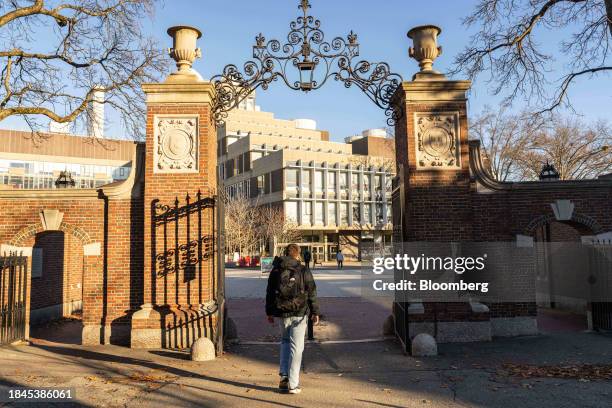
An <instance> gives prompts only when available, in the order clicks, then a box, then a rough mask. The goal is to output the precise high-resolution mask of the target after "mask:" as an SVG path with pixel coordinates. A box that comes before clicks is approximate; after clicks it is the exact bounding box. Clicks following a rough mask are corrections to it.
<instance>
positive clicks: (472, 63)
mask: <svg viewBox="0 0 612 408" xmlns="http://www.w3.org/2000/svg"><path fill="white" fill-rule="evenodd" d="M464 25H466V26H467V27H468V28H470V27H477V28H478V31H477V32H476V33H475V34H474V35H473V36H472V38H471V40H470V43H469V44H468V46H467V47H466V48H465V50H464V51H463V52H461V53H460V54H459V55H458V56H457V57H456V59H455V70H454V71H455V73H458V72H463V73H464V74H467V75H468V76H469V77H470V78H471V79H474V78H476V77H477V76H478V75H480V74H482V73H484V72H488V75H489V83H491V84H493V85H494V88H493V90H494V92H495V93H496V94H500V93H502V91H506V90H507V91H509V93H508V94H507V98H506V101H505V102H510V101H512V100H514V99H515V98H516V97H517V96H519V95H520V96H523V97H525V99H527V100H529V101H532V100H533V101H537V102H536V103H537V104H539V105H540V106H539V107H538V109H539V113H542V112H550V111H552V110H554V109H555V108H557V107H559V106H561V105H568V106H569V103H570V101H569V100H568V98H567V93H568V90H569V89H570V87H571V86H572V84H573V83H574V82H575V80H576V79H577V78H580V77H586V78H595V77H598V76H601V75H605V74H606V73H610V72H612V61H610V52H611V51H610V50H611V47H610V46H611V45H612V44H610V41H611V40H612V0H479V1H478V3H477V5H476V7H475V9H474V11H473V12H472V14H470V15H469V16H468V17H467V18H465V19H464ZM545 32H554V35H555V37H556V38H559V44H558V45H559V46H560V49H559V53H558V54H557V55H552V54H551V53H548V52H546V51H545V50H544V49H545V48H546V49H552V48H553V47H551V46H550V43H547V42H545V41H544V40H543V39H542V34H544V33H545ZM559 57H560V58H561V59H562V63H564V64H565V71H564V73H563V76H562V77H561V78H551V77H550V72H552V71H554V68H557V66H555V64H558V61H557V60H558V59H559ZM556 81H558V82H557V84H556V86H554V87H552V89H555V91H553V93H552V94H551V93H549V89H551V88H550V84H551V82H556Z"/></svg>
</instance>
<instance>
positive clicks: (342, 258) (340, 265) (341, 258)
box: [336, 249, 344, 269]
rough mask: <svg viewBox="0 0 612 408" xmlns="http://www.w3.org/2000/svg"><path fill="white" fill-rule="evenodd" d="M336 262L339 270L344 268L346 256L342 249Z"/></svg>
mask: <svg viewBox="0 0 612 408" xmlns="http://www.w3.org/2000/svg"><path fill="white" fill-rule="evenodd" d="M336 262H338V269H342V268H343V266H344V254H343V253H342V250H341V249H339V250H338V252H337V253H336Z"/></svg>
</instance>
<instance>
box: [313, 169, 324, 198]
mask: <svg viewBox="0 0 612 408" xmlns="http://www.w3.org/2000/svg"><path fill="white" fill-rule="evenodd" d="M323 176H324V174H323V172H322V171H320V170H317V171H315V180H314V181H315V191H316V192H317V193H322V192H323Z"/></svg>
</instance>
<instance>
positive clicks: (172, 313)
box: [131, 302, 218, 349]
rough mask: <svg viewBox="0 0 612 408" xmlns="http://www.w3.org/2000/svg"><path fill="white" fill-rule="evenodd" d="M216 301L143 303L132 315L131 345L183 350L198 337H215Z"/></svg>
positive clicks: (212, 338)
mask: <svg viewBox="0 0 612 408" xmlns="http://www.w3.org/2000/svg"><path fill="white" fill-rule="evenodd" d="M217 316H218V309H217V307H216V303H214V302H211V303H206V304H201V305H188V306H185V305H164V306H153V305H151V304H144V305H142V306H141V308H140V310H139V311H137V312H136V313H134V315H133V316H132V330H131V347H132V348H167V349H187V348H190V347H191V346H192V345H193V343H194V342H195V341H196V340H197V339H199V338H200V337H208V338H209V339H211V340H214V339H215V336H214V334H215V332H216V328H217V326H216V325H217Z"/></svg>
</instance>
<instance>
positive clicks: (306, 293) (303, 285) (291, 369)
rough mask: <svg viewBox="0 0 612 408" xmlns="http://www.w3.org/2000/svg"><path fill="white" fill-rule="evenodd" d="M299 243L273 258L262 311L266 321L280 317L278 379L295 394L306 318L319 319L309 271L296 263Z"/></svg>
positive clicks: (298, 379)
mask: <svg viewBox="0 0 612 408" xmlns="http://www.w3.org/2000/svg"><path fill="white" fill-rule="evenodd" d="M299 257H300V247H298V246H297V245H295V244H291V245H289V246H288V247H287V256H283V257H280V262H275V266H274V269H272V272H270V276H269V277H268V287H267V289H266V315H267V316H268V322H270V323H274V318H275V317H278V318H280V328H281V350H280V371H279V375H280V383H279V385H278V387H279V388H280V389H281V391H285V392H287V393H289V394H299V393H300V392H301V388H300V386H299V385H300V367H301V365H302V353H303V351H304V337H305V335H306V328H307V326H308V319H309V318H310V319H311V320H312V322H313V324H318V323H319V304H318V301H317V286H316V285H315V281H314V278H313V276H312V273H311V272H310V271H309V270H307V269H306V268H305V267H304V265H302V263H300V259H299Z"/></svg>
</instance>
